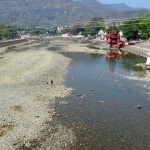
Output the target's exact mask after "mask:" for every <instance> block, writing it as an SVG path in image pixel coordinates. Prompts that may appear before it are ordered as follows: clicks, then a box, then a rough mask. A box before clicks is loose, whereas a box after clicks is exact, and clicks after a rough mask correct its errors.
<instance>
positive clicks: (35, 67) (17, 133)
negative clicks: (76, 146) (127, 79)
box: [0, 39, 97, 150]
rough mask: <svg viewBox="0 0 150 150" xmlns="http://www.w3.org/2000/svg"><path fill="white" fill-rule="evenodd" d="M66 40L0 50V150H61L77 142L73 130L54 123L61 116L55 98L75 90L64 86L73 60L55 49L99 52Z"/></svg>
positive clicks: (28, 44) (27, 43)
mask: <svg viewBox="0 0 150 150" xmlns="http://www.w3.org/2000/svg"><path fill="white" fill-rule="evenodd" d="M65 41H66V40H62V39H61V40H60V39H53V40H52V41H51V39H50V42H49V43H43V42H37V43H36V42H35V43H34V42H26V43H24V44H20V45H13V46H11V47H6V48H1V49H0V51H2V53H1V54H0V55H1V57H2V59H0V66H1V67H0V77H1V78H0V85H1V86H0V88H1V89H0V91H1V95H2V97H1V100H0V107H1V108H0V110H1V116H0V127H1V130H0V139H1V140H0V149H5V150H9V149H17V148H20V149H21V148H30V149H31V148H35V149H36V148H38V147H40V148H43V149H44V147H45V148H46V147H48V148H49V149H50V148H52V149H61V148H62V147H67V145H68V143H72V142H73V140H74V139H75V136H74V134H73V132H72V130H71V129H67V128H66V127H63V126H62V125H61V124H55V123H54V122H55V121H53V116H54V115H59V114H56V112H55V108H54V107H55V101H56V98H59V97H65V96H68V95H69V94H70V92H71V90H72V89H71V88H69V87H66V86H65V85H64V78H65V76H66V74H67V72H68V68H69V65H70V63H71V59H70V58H67V57H65V56H63V55H62V54H60V53H58V52H57V51H56V52H55V50H59V47H60V49H61V50H62V51H66V52H70V51H71V52H87V53H91V52H96V51H97V50H94V49H93V50H92V49H89V48H87V47H86V44H81V43H76V42H74V41H68V40H67V41H66V43H65ZM55 47H56V49H55ZM53 49H54V50H53ZM51 80H53V81H54V85H55V86H54V87H51V86H50V81H51ZM53 124H55V125H53ZM53 130H57V132H54V133H53ZM46 133H49V134H50V135H51V136H48V135H45V134H46Z"/></svg>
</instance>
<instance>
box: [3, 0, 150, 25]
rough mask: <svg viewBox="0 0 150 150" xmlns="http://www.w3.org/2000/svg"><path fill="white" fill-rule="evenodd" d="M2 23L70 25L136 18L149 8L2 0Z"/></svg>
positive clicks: (82, 0)
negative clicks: (99, 19) (100, 20)
mask: <svg viewBox="0 0 150 150" xmlns="http://www.w3.org/2000/svg"><path fill="white" fill-rule="evenodd" d="M0 13H1V15H0V23H4V24H17V25H20V26H28V25H46V24H47V25H50V24H53V25H54V24H60V25H67V24H70V23H74V22H87V21H89V20H90V19H91V18H92V17H95V16H101V17H103V18H104V19H110V18H116V19H117V18H127V17H137V16H141V15H143V14H145V13H150V10H149V9H135V8H132V7H129V6H127V5H125V4H110V5H108V4H107V5H106V4H102V3H100V2H98V1H97V0H74V1H73V0H0Z"/></svg>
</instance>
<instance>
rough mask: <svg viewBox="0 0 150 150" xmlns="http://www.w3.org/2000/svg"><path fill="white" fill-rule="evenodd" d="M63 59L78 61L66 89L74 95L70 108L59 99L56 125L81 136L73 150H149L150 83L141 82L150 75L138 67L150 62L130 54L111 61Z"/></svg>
mask: <svg viewBox="0 0 150 150" xmlns="http://www.w3.org/2000/svg"><path fill="white" fill-rule="evenodd" d="M64 55H65V56H67V57H70V58H72V59H73V61H72V64H71V66H70V69H69V73H68V75H67V76H66V79H65V84H66V85H67V86H69V87H72V88H73V89H74V90H73V92H72V94H71V95H70V96H68V97H66V98H64V99H63V101H65V103H59V101H60V99H58V101H57V104H56V110H57V111H58V112H59V113H60V114H61V117H60V118H58V119H57V121H59V122H61V123H62V124H63V125H65V126H67V127H68V128H72V129H73V131H74V133H75V136H76V140H75V141H74V142H73V143H72V144H71V145H70V146H69V148H68V149H73V150H130V149H131V150H133V149H134V150H148V149H150V121H149V118H150V109H149V108H150V94H149V91H150V89H149V87H150V83H149V82H146V81H144V80H140V79H141V78H143V77H148V75H149V74H150V72H149V71H137V70H135V69H134V68H133V65H134V64H136V63H138V62H145V61H146V60H145V59H144V58H141V57H138V56H135V55H131V54H129V55H127V56H126V57H125V58H121V59H120V60H112V61H109V62H107V61H106V60H105V56H104V55H97V54H85V53H64ZM136 79H137V80H136ZM61 100H62V99H61ZM137 105H140V106H142V108H141V109H138V108H137Z"/></svg>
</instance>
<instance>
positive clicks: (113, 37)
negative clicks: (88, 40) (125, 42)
mask: <svg viewBox="0 0 150 150" xmlns="http://www.w3.org/2000/svg"><path fill="white" fill-rule="evenodd" d="M106 42H107V43H108V44H109V45H110V47H115V48H118V44H119V43H120V42H121V41H120V34H119V32H110V33H109V32H108V33H107V34H106Z"/></svg>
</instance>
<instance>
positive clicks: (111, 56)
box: [106, 49, 122, 73]
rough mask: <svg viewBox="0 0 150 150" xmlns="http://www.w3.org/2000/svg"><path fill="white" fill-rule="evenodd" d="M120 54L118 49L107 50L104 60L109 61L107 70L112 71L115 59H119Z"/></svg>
mask: <svg viewBox="0 0 150 150" xmlns="http://www.w3.org/2000/svg"><path fill="white" fill-rule="evenodd" d="M121 55H122V52H121V51H119V50H118V49H115V50H109V51H107V54H106V61H108V62H109V70H110V72H111V73H114V71H115V67H116V61H117V60H118V61H119V59H120V56H121Z"/></svg>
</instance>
